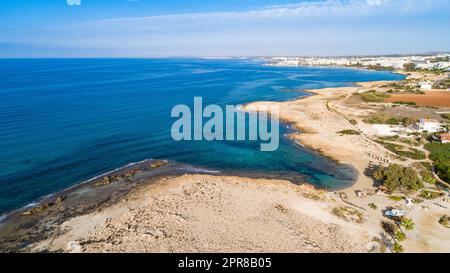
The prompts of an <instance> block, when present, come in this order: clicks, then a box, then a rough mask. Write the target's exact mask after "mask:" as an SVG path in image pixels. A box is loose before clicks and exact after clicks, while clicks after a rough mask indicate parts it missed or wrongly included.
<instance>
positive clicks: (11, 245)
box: [0, 81, 449, 253]
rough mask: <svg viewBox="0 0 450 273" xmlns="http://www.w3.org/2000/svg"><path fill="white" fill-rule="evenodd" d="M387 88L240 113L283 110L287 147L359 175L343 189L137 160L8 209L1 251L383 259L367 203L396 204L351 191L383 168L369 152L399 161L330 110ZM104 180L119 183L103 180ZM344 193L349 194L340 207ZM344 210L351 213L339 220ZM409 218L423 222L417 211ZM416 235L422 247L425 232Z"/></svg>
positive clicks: (440, 242)
mask: <svg viewBox="0 0 450 273" xmlns="http://www.w3.org/2000/svg"><path fill="white" fill-rule="evenodd" d="M389 82H392V81H389ZM386 83H387V81H377V82H358V83H355V84H354V85H352V86H346V87H336V88H324V89H314V90H305V92H308V93H310V94H311V95H309V96H306V97H300V98H297V99H293V100H289V101H283V102H252V103H249V104H246V105H244V106H243V110H244V111H255V110H257V109H258V107H259V106H260V105H274V104H276V105H278V106H280V109H282V111H281V112H280V116H279V117H280V119H281V120H282V121H283V122H285V123H286V124H288V125H289V126H292V127H293V129H294V130H292V131H293V132H290V134H289V138H290V139H291V140H292V141H293V142H294V144H299V145H301V146H305V147H307V148H308V149H311V150H312V151H315V152H318V153H320V154H322V155H323V156H326V157H328V158H330V159H332V160H335V161H336V162H338V163H339V164H346V165H349V166H352V167H353V168H354V169H355V170H356V171H357V172H358V174H359V175H358V178H357V180H356V181H355V183H354V184H353V185H352V186H351V187H349V188H346V189H343V190H340V191H339V192H336V191H324V190H321V189H317V188H315V187H314V186H312V185H310V184H304V183H302V182H304V180H301V178H300V177H299V176H298V177H296V178H298V179H299V180H298V182H299V183H295V181H294V180H295V179H292V177H289V175H287V176H282V175H281V174H276V173H266V174H261V173H254V174H246V173H245V172H239V171H235V172H215V173H211V171H209V170H205V169H201V168H195V167H192V166H188V165H183V164H178V163H176V162H170V161H164V160H162V161H161V160H149V161H142V162H139V163H136V164H133V165H129V166H128V165H127V166H125V167H124V168H120V169H118V170H115V171H112V172H108V173H106V174H104V175H101V176H98V177H95V178H92V179H89V180H87V181H85V182H83V183H82V184H78V185H76V186H73V187H71V188H69V189H67V190H65V191H63V192H60V193H57V194H56V195H54V196H52V197H51V198H50V199H48V198H47V199H44V200H41V202H40V204H37V206H38V207H39V206H40V205H42V204H48V203H53V204H52V205H51V206H49V207H44V209H43V210H42V211H39V212H37V213H36V214H35V215H28V216H24V215H23V213H24V212H25V210H24V209H27V208H23V209H22V210H19V211H16V212H14V213H15V214H14V215H13V217H12V218H9V219H7V220H8V221H7V223H6V227H5V226H3V227H2V226H0V240H1V241H0V242H1V244H0V245H1V249H0V252H11V251H12V252H17V251H20V252H41V251H52V252H236V251H237V252H376V253H377V252H384V251H383V250H382V247H381V244H380V242H381V241H383V240H384V239H383V237H382V236H381V237H379V236H380V234H382V232H383V231H382V229H381V226H380V222H381V221H382V220H383V216H382V215H380V214H379V213H377V212H376V211H374V210H370V209H368V208H366V206H367V204H366V203H365V202H367V201H373V202H375V203H377V204H381V205H383V206H386V207H388V206H396V204H395V201H393V200H389V199H388V198H386V197H385V196H378V195H376V196H372V197H370V198H369V199H368V200H363V199H360V198H357V197H356V196H353V194H352V195H351V196H350V193H352V192H354V191H355V190H362V189H366V188H371V187H372V184H373V182H372V179H370V178H368V177H367V176H366V175H365V173H366V171H367V168H368V167H370V166H371V164H373V163H377V164H386V163H387V162H383V161H379V162H377V160H376V159H374V158H373V157H369V156H367V152H368V151H370V152H371V153H374V154H377V156H379V157H380V158H389V160H390V161H389V162H395V160H396V159H395V158H393V157H391V156H392V155H390V154H389V153H388V151H383V150H380V149H379V147H378V146H376V145H375V144H373V143H370V142H366V140H365V139H364V138H362V137H361V136H351V135H340V134H339V133H338V132H339V131H340V130H343V129H344V130H345V129H351V128H352V125H351V124H349V123H348V122H347V121H346V120H345V119H343V118H342V117H341V116H340V115H338V114H336V113H334V112H333V111H330V109H329V106H330V105H331V108H334V107H337V108H339V105H338V103H340V102H341V101H343V100H345V99H346V98H348V97H349V96H350V95H351V94H353V93H354V92H356V91H357V90H358V89H359V88H369V87H372V86H379V85H383V84H386ZM293 148H294V149H297V148H296V147H293ZM152 164H153V166H152ZM130 172H131V173H130ZM129 173H130V175H128V174H129ZM111 176H112V177H114V176H118V177H119V178H118V179H116V178H114V181H112V182H110V181H109V180H107V183H104V181H105V178H107V177H111ZM341 193H346V194H347V195H349V196H350V197H349V198H348V199H347V198H346V199H345V200H344V199H343V198H342V196H341ZM62 195H64V198H63V200H61V201H60V202H57V200H56V199H57V198H58V197H59V196H62ZM52 198H53V199H52ZM55 198H56V199H55ZM55 200H56V201H55ZM237 200H238V201H239V202H236V201H237ZM342 209H344V210H350V211H351V215H337V214H336V212H335V211H336V210H342ZM433 212H434V213H436V211H434V210H433ZM211 215H214V217H211ZM415 217H417V218H418V219H422V220H423V218H424V216H423V213H421V212H418V211H416V212H415ZM9 220H11V221H9ZM261 221H262V222H261ZM280 223H281V224H280ZM5 234H6V235H9V237H8V236H6V237H5ZM217 234H221V236H218V235H217ZM255 234H257V235H255ZM230 236H231V237H230ZM441 237H442V236H441ZM236 238H237V239H236ZM413 238H415V240H419V241H420V242H426V240H428V238H426V234H424V235H422V234H414V236H413ZM437 238H438V239H434V242H433V244H432V245H433V248H430V246H429V244H428V243H421V244H419V245H418V244H415V243H413V242H410V241H408V242H406V244H407V245H408V250H409V251H411V252H414V251H419V252H420V251H424V250H427V251H436V252H446V251H445V249H446V248H445V246H446V243H445V242H446V241H448V240H449V238H447V237H445V236H444V237H442V238H439V237H437ZM236 240H237V241H236ZM380 240H381V241H380ZM430 240H431V239H430ZM387 246H388V247H390V246H389V244H388V243H387Z"/></svg>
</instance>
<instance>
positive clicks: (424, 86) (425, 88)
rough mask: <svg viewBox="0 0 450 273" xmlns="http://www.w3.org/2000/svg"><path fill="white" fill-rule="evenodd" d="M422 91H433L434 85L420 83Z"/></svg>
mask: <svg viewBox="0 0 450 273" xmlns="http://www.w3.org/2000/svg"><path fill="white" fill-rule="evenodd" d="M419 86H420V89H422V90H425V91H429V90H431V89H433V84H432V83H431V82H421V83H419Z"/></svg>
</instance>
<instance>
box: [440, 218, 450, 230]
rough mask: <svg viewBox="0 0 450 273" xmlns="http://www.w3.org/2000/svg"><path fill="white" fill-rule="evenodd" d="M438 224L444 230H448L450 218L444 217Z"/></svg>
mask: <svg viewBox="0 0 450 273" xmlns="http://www.w3.org/2000/svg"><path fill="white" fill-rule="evenodd" d="M439 224H441V225H443V226H444V227H446V228H450V216H447V215H444V216H442V217H441V218H440V219H439Z"/></svg>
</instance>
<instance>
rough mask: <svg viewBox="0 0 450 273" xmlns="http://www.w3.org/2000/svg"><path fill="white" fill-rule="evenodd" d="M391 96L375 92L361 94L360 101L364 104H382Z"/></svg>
mask: <svg viewBox="0 0 450 273" xmlns="http://www.w3.org/2000/svg"><path fill="white" fill-rule="evenodd" d="M390 97H391V95H389V94H385V93H378V92H376V91H369V92H366V93H364V94H361V99H363V100H364V101H366V102H383V101H384V100H385V99H388V98H390Z"/></svg>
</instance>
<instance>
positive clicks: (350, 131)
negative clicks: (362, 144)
mask: <svg viewBox="0 0 450 273" xmlns="http://www.w3.org/2000/svg"><path fill="white" fill-rule="evenodd" d="M338 133H339V134H342V135H359V134H360V133H359V132H358V131H356V130H342V131H340V132H338Z"/></svg>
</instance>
